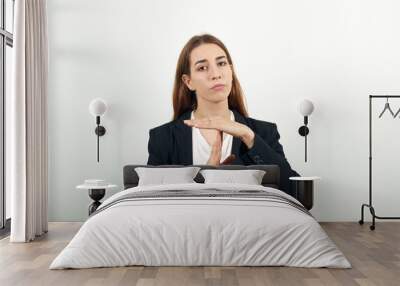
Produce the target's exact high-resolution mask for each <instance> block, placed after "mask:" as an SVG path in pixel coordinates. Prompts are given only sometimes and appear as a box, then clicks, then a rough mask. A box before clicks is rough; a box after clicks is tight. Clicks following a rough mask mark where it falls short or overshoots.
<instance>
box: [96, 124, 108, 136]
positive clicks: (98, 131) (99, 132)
mask: <svg viewBox="0 0 400 286" xmlns="http://www.w3.org/2000/svg"><path fill="white" fill-rule="evenodd" d="M94 133H96V135H98V136H103V135H104V134H106V129H105V128H104V126H101V125H99V126H97V127H96V129H95V130H94Z"/></svg>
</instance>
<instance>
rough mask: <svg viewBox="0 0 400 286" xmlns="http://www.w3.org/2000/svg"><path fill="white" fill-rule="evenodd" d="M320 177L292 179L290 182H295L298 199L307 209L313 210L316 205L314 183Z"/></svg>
mask: <svg viewBox="0 0 400 286" xmlns="http://www.w3.org/2000/svg"><path fill="white" fill-rule="evenodd" d="M319 179H321V178H320V177H315V176H314V177H290V178H289V180H292V181H295V192H296V193H295V195H296V199H297V200H298V201H299V202H301V203H302V204H303V205H304V206H305V208H306V209H308V210H311V209H312V207H313V204H314V181H315V180H319Z"/></svg>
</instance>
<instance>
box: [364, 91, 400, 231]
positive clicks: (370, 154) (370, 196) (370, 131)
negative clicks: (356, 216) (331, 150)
mask: <svg viewBox="0 0 400 286" xmlns="http://www.w3.org/2000/svg"><path fill="white" fill-rule="evenodd" d="M373 98H400V95H370V96H369V204H362V206H361V219H360V220H359V221H358V223H359V224H364V207H367V208H369V211H370V212H371V215H372V225H370V227H369V228H370V229H371V230H374V229H375V219H376V218H377V219H400V217H383V216H378V215H376V214H375V209H374V207H373V206H372V99H373Z"/></svg>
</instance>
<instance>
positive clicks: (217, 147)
mask: <svg viewBox="0 0 400 286" xmlns="http://www.w3.org/2000/svg"><path fill="white" fill-rule="evenodd" d="M216 133H217V134H216V138H215V141H214V142H213V143H212V145H211V153H210V158H209V159H208V161H207V165H214V166H218V165H226V164H230V163H231V162H233V160H235V155H234V154H232V155H229V156H228V157H227V158H226V159H225V160H224V161H223V162H220V161H221V149H222V132H221V131H217V132H216Z"/></svg>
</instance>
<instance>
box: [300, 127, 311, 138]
mask: <svg viewBox="0 0 400 286" xmlns="http://www.w3.org/2000/svg"><path fill="white" fill-rule="evenodd" d="M308 133H310V130H309V129H308V127H307V126H305V125H303V126H301V127H300V128H299V134H300V135H301V136H307V135H308Z"/></svg>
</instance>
